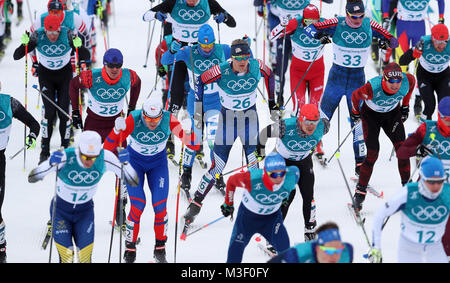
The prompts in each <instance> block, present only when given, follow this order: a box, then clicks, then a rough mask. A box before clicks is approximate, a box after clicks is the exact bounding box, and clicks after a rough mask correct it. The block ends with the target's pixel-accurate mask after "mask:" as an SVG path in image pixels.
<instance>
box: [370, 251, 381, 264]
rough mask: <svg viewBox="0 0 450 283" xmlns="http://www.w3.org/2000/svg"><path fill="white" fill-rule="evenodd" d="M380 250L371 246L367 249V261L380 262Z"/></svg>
mask: <svg viewBox="0 0 450 283" xmlns="http://www.w3.org/2000/svg"><path fill="white" fill-rule="evenodd" d="M382 260H383V259H382V256H381V250H380V249H375V248H372V249H370V251H369V261H370V262H371V263H381V262H382Z"/></svg>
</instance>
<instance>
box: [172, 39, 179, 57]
mask: <svg viewBox="0 0 450 283" xmlns="http://www.w3.org/2000/svg"><path fill="white" fill-rule="evenodd" d="M180 49H181V42H179V41H178V40H174V41H172V43H171V44H170V53H172V54H175V53H177V52H178V51H180Z"/></svg>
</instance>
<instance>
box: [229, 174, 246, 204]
mask: <svg viewBox="0 0 450 283" xmlns="http://www.w3.org/2000/svg"><path fill="white" fill-rule="evenodd" d="M237 187H240V188H244V189H246V190H248V191H249V192H250V190H251V189H252V183H251V178H250V172H248V171H247V172H243V173H237V174H234V175H233V176H231V177H230V178H228V181H227V189H226V192H225V204H226V205H228V206H232V205H233V202H234V192H235V191H236V188H237Z"/></svg>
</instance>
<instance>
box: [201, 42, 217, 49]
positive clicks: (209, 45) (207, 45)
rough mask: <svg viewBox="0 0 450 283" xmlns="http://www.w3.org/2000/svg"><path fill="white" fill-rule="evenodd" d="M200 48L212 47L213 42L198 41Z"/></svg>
mask: <svg viewBox="0 0 450 283" xmlns="http://www.w3.org/2000/svg"><path fill="white" fill-rule="evenodd" d="M199 45H200V47H201V48H212V47H213V46H214V42H213V43H209V44H203V43H199Z"/></svg>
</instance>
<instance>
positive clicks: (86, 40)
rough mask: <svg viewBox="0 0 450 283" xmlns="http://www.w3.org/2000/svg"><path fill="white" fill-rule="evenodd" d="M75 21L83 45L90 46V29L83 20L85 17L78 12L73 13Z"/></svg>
mask: <svg viewBox="0 0 450 283" xmlns="http://www.w3.org/2000/svg"><path fill="white" fill-rule="evenodd" d="M73 21H74V24H75V27H76V29H77V31H78V35H79V36H80V37H81V39H82V40H83V45H84V46H85V47H86V48H89V47H90V41H91V36H90V33H89V29H88V28H87V26H86V23H85V22H84V21H83V18H82V17H81V16H80V15H78V14H77V13H73Z"/></svg>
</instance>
